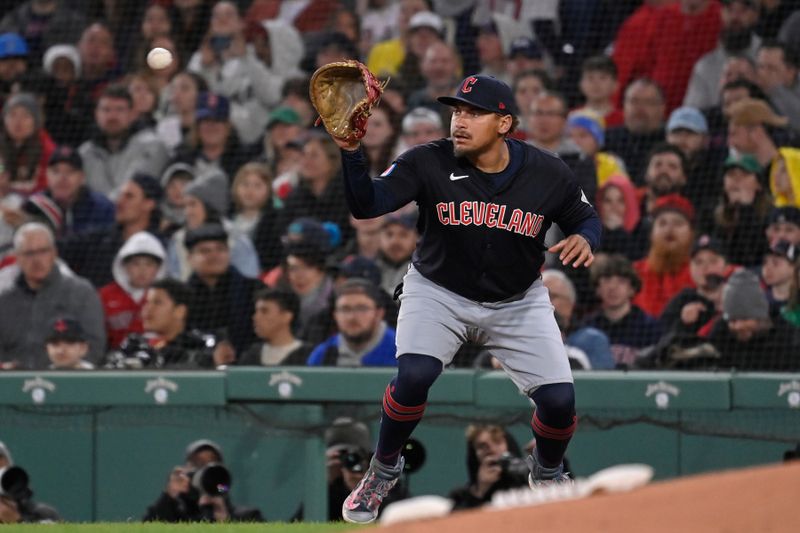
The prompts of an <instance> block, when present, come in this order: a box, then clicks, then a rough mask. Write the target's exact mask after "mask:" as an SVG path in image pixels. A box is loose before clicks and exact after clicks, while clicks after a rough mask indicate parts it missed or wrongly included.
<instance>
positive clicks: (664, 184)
mask: <svg viewBox="0 0 800 533" xmlns="http://www.w3.org/2000/svg"><path fill="white" fill-rule="evenodd" d="M644 183H645V185H646V186H647V189H646V191H645V197H644V200H643V201H644V205H643V211H644V212H645V213H648V214H650V215H653V211H654V210H655V207H656V202H657V201H658V199H659V198H662V197H664V196H666V195H668V194H673V193H680V192H682V191H683V188H684V187H685V186H686V158H685V157H684V156H683V152H681V151H680V149H679V148H678V147H677V146H673V145H671V144H666V143H662V144H658V145H656V146H655V148H653V150H652V151H651V152H650V156H649V157H648V158H647V167H646V171H645V175H644Z"/></svg>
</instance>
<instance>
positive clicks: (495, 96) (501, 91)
mask: <svg viewBox="0 0 800 533" xmlns="http://www.w3.org/2000/svg"><path fill="white" fill-rule="evenodd" d="M437 100H438V101H439V103H442V104H444V105H449V106H456V105H458V104H467V105H471V106H474V107H477V108H480V109H484V110H486V111H491V112H492V113H497V114H498V115H516V114H518V113H519V110H518V109H517V103H516V102H515V101H514V94H513V93H512V92H511V87H509V86H508V85H506V84H505V83H503V82H502V81H500V80H498V79H497V78H495V77H492V76H484V75H480V74H479V75H476V76H467V77H466V78H464V81H462V82H461V85H460V86H459V88H458V92H457V93H456V95H455V96H440V97H439V98H437Z"/></svg>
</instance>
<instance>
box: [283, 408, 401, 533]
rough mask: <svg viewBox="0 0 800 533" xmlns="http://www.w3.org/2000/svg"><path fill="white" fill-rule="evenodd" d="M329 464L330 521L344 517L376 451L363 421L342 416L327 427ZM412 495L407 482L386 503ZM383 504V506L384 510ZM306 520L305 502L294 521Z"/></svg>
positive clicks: (326, 442)
mask: <svg viewBox="0 0 800 533" xmlns="http://www.w3.org/2000/svg"><path fill="white" fill-rule="evenodd" d="M324 440H325V445H326V450H325V464H326V467H327V477H328V520H329V521H332V522H334V521H341V520H342V514H341V509H342V504H343V503H344V500H345V498H347V496H348V495H349V494H350V492H351V491H352V490H353V489H354V488H355V487H356V485H358V483H359V482H360V481H361V479H363V477H364V475H365V474H366V472H367V469H368V468H369V461H370V459H371V458H372V454H371V453H370V452H369V450H370V449H371V448H372V437H371V436H370V431H369V428H368V427H367V425H366V424H364V423H363V422H358V421H356V420H354V419H353V418H350V417H347V416H342V417H338V418H336V419H335V420H334V421H333V422H332V423H331V425H330V426H329V427H328V428H327V429H326V430H325V435H324ZM405 498H408V490H407V489H406V487H405V484H404V483H398V484H397V485H396V486H395V487H394V489H392V491H391V492H390V493H389V495H388V496H387V497H386V498H385V499H384V500H383V502H384V504H389V503H391V502H395V501H399V500H402V499H405ZM385 507H386V505H383V506H382V507H381V509H384V508H385ZM302 520H303V505H302V504H301V505H300V507H299V508H298V509H297V511H296V512H295V514H294V516H293V517H292V520H291V521H292V522H297V521H302Z"/></svg>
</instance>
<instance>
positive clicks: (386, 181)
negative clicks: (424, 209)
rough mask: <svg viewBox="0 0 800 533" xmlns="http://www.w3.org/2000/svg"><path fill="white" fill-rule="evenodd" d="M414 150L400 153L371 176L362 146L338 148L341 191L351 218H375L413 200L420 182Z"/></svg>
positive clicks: (419, 188)
mask: <svg viewBox="0 0 800 533" xmlns="http://www.w3.org/2000/svg"><path fill="white" fill-rule="evenodd" d="M414 152H415V151H414V150H413V149H412V150H411V151H409V152H406V153H404V154H403V155H401V156H400V157H398V158H397V160H395V161H394V162H393V163H392V164H391V165H390V166H389V168H387V169H386V170H385V171H384V172H383V174H381V175H380V176H377V177H375V178H371V177H370V176H369V170H368V166H367V160H366V155H365V154H364V151H363V150H362V149H358V150H355V151H348V150H342V174H343V176H344V184H345V194H346V196H347V204H348V206H349V207H350V211H351V212H352V213H353V216H354V217H356V218H375V217H378V216H380V215H383V214H386V213H391V212H392V211H395V210H397V209H399V208H401V207H403V206H404V205H406V204H407V203H409V202H410V201H412V200H416V199H417V197H418V196H419V192H420V190H421V181H420V179H419V173H418V172H417V171H416V164H415V160H416V157H415V154H414Z"/></svg>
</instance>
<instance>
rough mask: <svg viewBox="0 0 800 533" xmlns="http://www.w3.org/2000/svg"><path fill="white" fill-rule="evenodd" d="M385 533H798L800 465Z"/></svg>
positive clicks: (464, 515) (475, 514)
mask: <svg viewBox="0 0 800 533" xmlns="http://www.w3.org/2000/svg"><path fill="white" fill-rule="evenodd" d="M378 530H379V531H381V532H386V533H456V532H458V533H472V532H475V533H507V532H518V531H519V532H523V531H525V532H527V531H542V532H548V533H589V532H603V533H610V532H613V533H634V532H635V533H660V532H664V533H666V532H669V533H675V532H681V533H705V532H715V533H740V532H741V533H745V532H746V533H773V532H781V533H783V532H786V533H789V532H791V533H797V532H800V464H792V465H777V466H768V467H759V468H749V469H744V470H735V471H726V472H719V473H714V474H705V475H701V476H693V477H686V478H681V479H678V480H674V481H666V482H660V483H653V484H651V485H648V486H647V487H644V488H642V489H639V490H636V491H633V492H630V493H627V494H608V495H599V496H594V497H592V498H588V499H585V500H578V501H570V502H563V503H552V504H547V505H541V506H538V507H527V508H520V509H511V510H506V511H493V510H483V511H468V512H461V513H455V514H453V515H451V516H449V517H447V518H443V519H437V520H429V521H425V522H419V523H409V524H397V525H395V526H391V527H385V528H379V529H378Z"/></svg>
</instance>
